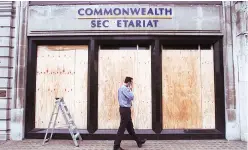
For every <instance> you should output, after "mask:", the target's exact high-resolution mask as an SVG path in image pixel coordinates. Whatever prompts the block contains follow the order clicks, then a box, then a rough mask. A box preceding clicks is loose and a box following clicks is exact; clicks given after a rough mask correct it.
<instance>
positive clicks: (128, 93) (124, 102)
mask: <svg viewBox="0 0 248 150" xmlns="http://www.w3.org/2000/svg"><path fill="white" fill-rule="evenodd" d="M132 85H133V78H131V77H126V79H125V81H124V84H123V85H122V86H121V87H120V88H119V89H118V101H119V105H120V108H119V111H120V116H121V122H120V127H119V129H118V132H117V136H116V139H115V142H114V150H123V149H122V148H121V147H120V144H121V139H122V136H123V135H124V132H125V130H126V129H127V131H128V133H129V134H130V135H131V136H132V137H133V139H134V140H135V141H136V143H137V145H138V147H142V144H144V143H145V142H146V139H144V140H140V139H139V138H138V137H137V136H136V134H135V132H134V128H133V122H132V118H131V108H130V107H131V106H132V101H133V98H134V95H133V92H132Z"/></svg>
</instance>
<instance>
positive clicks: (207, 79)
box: [201, 50, 215, 129]
mask: <svg viewBox="0 0 248 150" xmlns="http://www.w3.org/2000/svg"><path fill="white" fill-rule="evenodd" d="M201 83H202V88H201V93H202V119H203V120H202V121H203V123H202V124H203V127H202V128H203V129H215V101H214V100H215V98H214V95H215V92H214V64H213V50H201Z"/></svg>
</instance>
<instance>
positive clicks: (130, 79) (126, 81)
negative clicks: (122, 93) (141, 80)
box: [124, 77, 133, 83]
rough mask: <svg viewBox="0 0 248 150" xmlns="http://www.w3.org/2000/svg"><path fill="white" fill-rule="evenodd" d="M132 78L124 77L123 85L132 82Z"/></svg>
mask: <svg viewBox="0 0 248 150" xmlns="http://www.w3.org/2000/svg"><path fill="white" fill-rule="evenodd" d="M132 80H133V78H132V77H126V78H125V81H124V82H125V83H128V82H132Z"/></svg>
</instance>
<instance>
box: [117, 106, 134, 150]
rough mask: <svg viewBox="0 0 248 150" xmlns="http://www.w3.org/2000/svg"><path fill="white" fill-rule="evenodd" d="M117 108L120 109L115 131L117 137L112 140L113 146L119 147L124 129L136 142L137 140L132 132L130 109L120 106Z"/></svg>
mask: <svg viewBox="0 0 248 150" xmlns="http://www.w3.org/2000/svg"><path fill="white" fill-rule="evenodd" d="M119 110H120V116H121V122H120V127H119V129H118V132H117V137H116V139H115V142H114V146H115V147H120V144H121V140H122V137H123V135H124V132H125V130H126V129H127V131H128V133H129V134H130V135H131V136H132V137H133V139H134V140H135V141H136V142H138V140H139V139H138V137H137V136H136V134H135V132H134V128H133V122H132V117H131V109H130V108H129V107H120V109H119Z"/></svg>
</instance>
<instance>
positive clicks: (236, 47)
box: [232, 1, 248, 141]
mask: <svg viewBox="0 0 248 150" xmlns="http://www.w3.org/2000/svg"><path fill="white" fill-rule="evenodd" d="M232 26H233V51H234V56H233V60H234V64H235V66H234V72H235V87H236V91H237V92H236V93H237V94H236V99H237V106H239V110H238V111H239V126H240V139H241V140H242V141H247V135H248V129H247V128H248V126H247V124H248V123H247V121H248V119H247V115H248V2H246V1H237V2H232Z"/></svg>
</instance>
